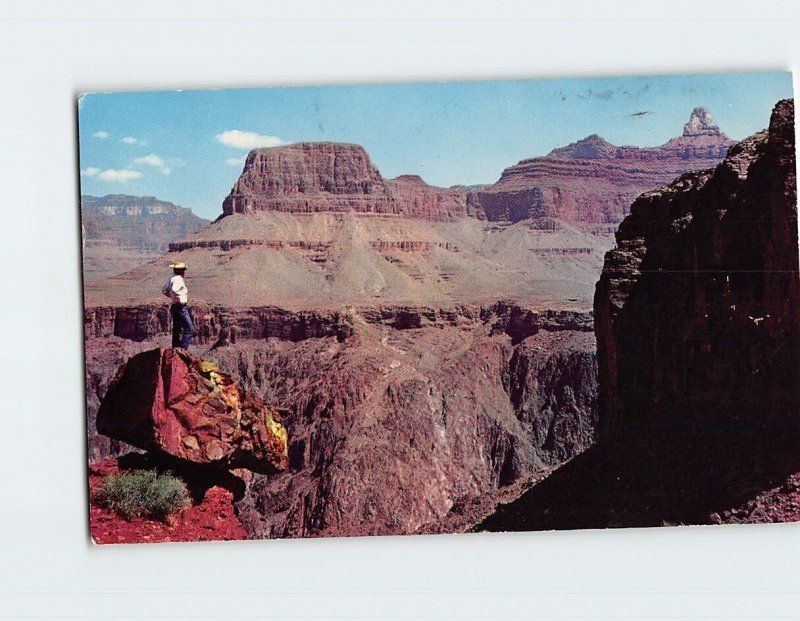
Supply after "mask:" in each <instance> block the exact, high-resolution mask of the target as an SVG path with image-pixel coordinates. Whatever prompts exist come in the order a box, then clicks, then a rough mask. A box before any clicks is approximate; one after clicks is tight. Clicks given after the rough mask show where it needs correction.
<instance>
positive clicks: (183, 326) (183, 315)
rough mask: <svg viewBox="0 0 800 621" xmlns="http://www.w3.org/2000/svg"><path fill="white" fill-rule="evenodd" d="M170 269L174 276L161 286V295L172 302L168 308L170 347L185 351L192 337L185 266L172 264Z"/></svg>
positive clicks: (192, 326)
mask: <svg viewBox="0 0 800 621" xmlns="http://www.w3.org/2000/svg"><path fill="white" fill-rule="evenodd" d="M171 267H172V271H173V272H174V274H173V276H172V277H171V278H170V279H169V280H168V281H167V282H166V284H165V285H164V286H163V288H162V289H161V293H163V294H164V295H165V296H167V297H168V298H169V299H170V300H172V306H170V308H169V311H170V314H171V315H172V346H173V347H183V348H184V349H186V348H188V347H189V343H190V342H191V340H192V336H193V335H194V324H193V323H192V316H191V315H190V314H189V290H188V289H187V288H186V281H184V279H183V275H184V274H185V273H186V264H185V263H173V264H172V265H171Z"/></svg>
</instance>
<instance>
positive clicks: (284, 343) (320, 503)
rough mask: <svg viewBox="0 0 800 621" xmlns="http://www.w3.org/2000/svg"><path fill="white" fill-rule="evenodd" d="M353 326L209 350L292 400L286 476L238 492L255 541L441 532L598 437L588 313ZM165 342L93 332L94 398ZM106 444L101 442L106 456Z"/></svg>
mask: <svg viewBox="0 0 800 621" xmlns="http://www.w3.org/2000/svg"><path fill="white" fill-rule="evenodd" d="M350 321H351V322H352V325H353V331H352V333H351V334H348V335H347V336H345V337H344V338H337V337H336V336H335V335H325V334H324V333H320V334H318V335H310V336H308V337H305V338H298V339H292V338H288V337H287V338H280V337H279V336H272V337H269V338H266V339H264V338H262V339H256V338H250V337H244V338H238V339H237V340H236V342H235V343H231V342H230V341H228V342H227V343H225V344H221V345H220V346H218V347H215V348H213V349H211V350H210V351H208V352H206V353H203V354H202V356H203V358H205V359H211V360H214V361H215V362H216V363H217V364H218V366H219V368H220V369H223V370H225V371H226V372H229V373H230V374H231V375H232V376H233V378H234V379H235V380H236V382H237V384H238V385H239V386H241V387H242V389H244V390H246V391H248V392H252V393H254V394H259V395H262V396H263V398H264V400H265V401H266V402H267V403H272V404H276V405H280V406H286V407H287V409H288V413H287V414H286V415H285V416H284V417H283V422H284V424H285V425H286V427H287V431H288V436H289V438H290V445H289V450H288V461H289V466H288V469H287V471H286V472H284V473H281V474H275V475H269V476H261V475H257V476H254V477H253V478H252V480H250V481H249V483H248V488H247V490H246V492H245V493H244V497H243V499H242V500H241V501H240V503H239V515H240V517H241V519H242V521H243V523H244V524H245V526H246V528H247V530H248V532H249V534H250V536H252V537H279V536H280V537H296V536H324V535H364V534H406V533H414V532H433V531H437V530H439V529H440V528H441V525H442V524H444V523H448V522H447V520H448V519H449V518H450V517H451V513H453V512H454V511H456V512H458V511H462V510H463V509H462V508H463V507H464V506H469V505H470V504H471V503H472V502H474V501H475V500H476V499H479V498H481V497H483V496H486V495H491V494H493V493H496V492H498V491H502V490H505V489H510V488H512V487H513V486H514V484H516V483H518V482H520V481H524V480H525V479H527V478H528V477H531V476H535V475H537V473H541V472H544V471H547V470H549V469H550V468H552V467H553V466H554V465H558V464H560V463H562V462H563V461H564V460H565V459H568V458H570V457H572V456H574V455H576V454H577V453H579V452H580V451H582V450H584V449H585V448H586V447H588V446H589V445H591V443H592V442H593V441H594V438H595V435H596V431H595V430H596V421H597V406H596V392H597V371H596V359H595V354H594V337H593V335H592V333H591V325H592V321H591V315H589V314H585V313H584V314H581V313H569V312H563V311H561V312H542V313H537V312H533V311H530V310H527V309H523V308H520V307H516V306H514V305H509V304H497V305H493V306H490V307H484V308H480V307H475V308H461V309H458V308H454V309H433V308H404V309H369V310H367V309H362V312H357V313H355V314H354V315H353V316H351V318H350ZM277 334H280V331H278V333H277ZM287 335H288V333H287ZM216 340H218V339H213V338H212V339H211V341H216ZM152 346H153V340H152V339H149V338H148V339H145V340H143V341H140V342H134V341H130V340H128V339H121V338H119V337H115V336H97V337H93V338H90V339H89V340H88V342H87V351H88V352H89V355H90V356H91V357H92V360H91V366H92V368H93V369H94V375H93V376H92V377H90V380H91V381H92V382H94V387H95V393H96V394H102V393H103V392H104V385H107V384H106V382H107V381H108V380H107V379H106V378H105V377H104V375H105V374H106V373H108V374H113V371H114V369H116V364H118V361H119V360H121V359H122V360H124V358H125V357H126V356H129V355H130V354H131V353H133V351H135V350H137V349H141V350H146V349H150V348H151V347H152ZM101 369H105V370H106V371H101ZM91 410H92V407H91V406H90V423H91V421H92V419H93V415H92V412H91ZM104 442H105V439H104V438H103V437H102V436H95V437H94V438H92V439H90V444H91V446H92V447H93V450H94V453H95V455H96V457H95V458H99V457H101V456H102V455H104V454H107V452H108V450H109V448H111V447H109V446H107V445H106V444H104ZM457 517H459V516H457ZM472 523H474V522H472Z"/></svg>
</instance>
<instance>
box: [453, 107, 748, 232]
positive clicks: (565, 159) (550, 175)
mask: <svg viewBox="0 0 800 621" xmlns="http://www.w3.org/2000/svg"><path fill="white" fill-rule="evenodd" d="M732 144H733V141H732V140H731V139H730V138H728V137H727V136H726V135H725V134H724V133H723V132H722V131H721V130H720V129H719V127H718V126H717V125H716V124H715V123H714V121H713V119H712V118H711V115H710V114H709V113H708V112H707V111H706V110H705V109H704V108H702V107H698V108H695V109H694V110H693V111H692V114H691V116H690V119H689V122H688V123H686V125H685V126H684V129H683V135H682V136H679V137H677V138H673V139H672V140H669V141H668V142H666V143H665V144H663V145H661V146H659V147H652V148H639V147H631V146H623V147H618V146H615V145H613V144H611V143H609V142H608V141H606V140H605V139H603V138H601V137H600V136H598V135H597V134H593V135H591V136H588V137H587V138H584V139H583V140H579V141H578V142H575V143H572V144H570V145H567V146H566V147H561V148H558V149H554V150H553V151H551V152H550V153H549V154H548V155H546V156H544V157H536V158H531V159H527V160H523V161H521V162H519V163H518V164H516V165H514V166H511V167H509V168H507V169H505V170H504V171H503V174H502V175H501V177H500V180H499V181H497V182H496V183H495V184H493V185H490V186H487V187H484V188H482V189H480V190H478V191H475V192H472V193H470V195H469V197H468V204H469V205H470V207H471V209H472V210H473V211H474V213H476V214H477V215H478V217H485V218H486V219H488V220H491V221H512V222H517V221H519V220H524V219H526V218H540V217H548V218H558V219H561V220H565V221H568V222H573V223H580V224H581V225H582V226H583V227H584V228H585V229H586V230H587V231H590V232H592V233H595V234H599V235H610V234H613V232H614V230H615V228H616V225H617V224H619V222H621V221H622V219H623V218H624V217H625V216H626V215H627V211H628V206H629V205H630V204H631V202H632V201H633V199H634V198H636V196H638V195H639V194H641V193H642V192H644V191H646V190H650V189H652V188H654V187H658V186H660V185H663V184H665V183H668V182H670V181H672V180H673V179H674V178H675V177H677V176H679V175H680V174H682V173H684V172H687V171H690V170H699V169H704V168H708V167H710V166H714V165H716V164H717V163H718V162H719V161H720V160H722V158H723V157H725V153H726V152H727V150H728V147H730V146H731V145H732Z"/></svg>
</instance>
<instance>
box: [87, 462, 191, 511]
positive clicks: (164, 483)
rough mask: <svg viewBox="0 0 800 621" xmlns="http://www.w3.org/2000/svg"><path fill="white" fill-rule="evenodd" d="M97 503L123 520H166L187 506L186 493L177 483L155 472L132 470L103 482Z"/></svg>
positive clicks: (172, 477)
mask: <svg viewBox="0 0 800 621" xmlns="http://www.w3.org/2000/svg"><path fill="white" fill-rule="evenodd" d="M96 498H97V500H98V501H99V502H100V503H102V504H103V505H105V506H106V507H108V508H109V509H111V510H112V511H115V512H116V513H118V514H119V515H121V516H122V517H124V518H125V519H126V520H129V519H131V518H133V517H138V516H146V517H150V518H154V519H157V520H162V521H163V520H166V518H167V517H168V516H169V515H171V514H172V513H175V512H177V511H180V510H181V509H184V508H185V507H188V506H189V492H188V490H187V489H186V485H185V484H184V483H183V481H181V480H180V479H178V478H176V477H174V476H172V475H171V474H161V475H159V474H158V473H157V472H156V471H155V470H133V471H126V472H121V473H120V474H112V475H109V476H107V477H106V478H105V481H104V482H103V486H102V488H100V490H99V491H98V493H97V496H96Z"/></svg>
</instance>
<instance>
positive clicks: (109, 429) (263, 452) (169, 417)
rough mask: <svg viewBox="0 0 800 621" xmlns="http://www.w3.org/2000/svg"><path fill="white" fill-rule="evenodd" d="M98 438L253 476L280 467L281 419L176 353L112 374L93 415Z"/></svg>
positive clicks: (136, 360) (162, 352) (152, 355)
mask: <svg viewBox="0 0 800 621" xmlns="http://www.w3.org/2000/svg"><path fill="white" fill-rule="evenodd" d="M97 430H98V432H99V433H101V434H103V435H106V436H109V437H111V438H115V439H117V440H122V441H124V442H126V443H128V444H131V445H133V446H136V447H138V448H141V449H145V450H148V451H155V452H157V453H163V454H166V455H169V456H172V457H177V458H180V459H183V460H187V461H191V462H195V463H199V464H221V465H224V466H225V467H227V468H239V467H244V468H248V469H250V470H254V471H258V472H274V471H277V470H283V469H284V468H286V465H287V446H288V444H287V435H286V429H285V427H284V426H283V423H282V420H281V416H280V413H279V412H278V410H277V409H275V408H274V407H272V406H267V405H265V404H264V402H263V401H262V400H261V399H260V398H259V397H257V396H255V395H254V394H252V393H247V392H244V391H240V390H239V388H238V387H237V386H236V383H235V382H234V381H233V379H232V378H231V377H230V375H228V374H226V373H223V372H221V371H220V370H219V368H218V367H217V366H216V365H215V364H213V363H211V362H206V361H203V360H201V359H199V358H195V357H194V356H191V355H189V354H188V353H186V352H185V351H182V350H178V349H163V348H158V349H153V350H151V351H147V352H144V353H141V354H138V355H136V356H133V357H132V358H130V359H129V360H128V361H127V362H126V363H125V364H124V365H123V366H122V367H121V368H120V370H119V371H118V372H117V376H116V378H115V379H114V381H113V383H112V384H111V386H110V388H109V389H108V392H107V393H106V395H105V397H104V398H103V400H102V402H101V403H100V409H99V411H98V413H97Z"/></svg>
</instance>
